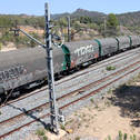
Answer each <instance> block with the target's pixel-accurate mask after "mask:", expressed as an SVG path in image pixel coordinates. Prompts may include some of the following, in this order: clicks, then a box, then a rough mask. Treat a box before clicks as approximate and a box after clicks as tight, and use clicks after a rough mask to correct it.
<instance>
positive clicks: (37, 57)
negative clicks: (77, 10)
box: [0, 35, 140, 100]
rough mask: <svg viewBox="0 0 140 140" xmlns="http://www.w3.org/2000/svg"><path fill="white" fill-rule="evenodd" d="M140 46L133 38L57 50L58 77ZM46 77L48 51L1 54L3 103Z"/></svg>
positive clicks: (67, 45) (72, 44)
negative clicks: (4, 99)
mask: <svg viewBox="0 0 140 140" xmlns="http://www.w3.org/2000/svg"><path fill="white" fill-rule="evenodd" d="M139 45H140V37H139V36H135V35H133V36H122V37H116V38H105V39H95V40H87V41H75V42H69V43H65V44H62V45H61V46H60V47H56V46H53V61H54V62H53V63H54V73H55V76H59V75H62V74H63V73H64V72H66V71H70V70H72V69H74V68H79V67H83V66H87V65H89V64H90V63H91V62H93V61H95V60H99V59H102V58H105V57H108V56H111V55H113V54H116V53H118V52H122V51H125V50H128V49H132V48H135V47H138V46H139ZM46 75H47V69H46V51H45V50H44V49H43V48H40V47H36V48H28V49H19V50H15V51H9V52H0V100H1V99H2V98H3V97H5V96H6V95H7V94H8V93H9V92H11V93H12V96H16V95H18V94H20V90H21V89H30V88H33V87H35V86H37V85H39V84H41V83H42V82H43V81H45V80H46Z"/></svg>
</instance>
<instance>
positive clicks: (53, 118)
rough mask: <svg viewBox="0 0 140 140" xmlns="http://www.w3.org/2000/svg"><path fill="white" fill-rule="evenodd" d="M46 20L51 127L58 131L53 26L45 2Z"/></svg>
mask: <svg viewBox="0 0 140 140" xmlns="http://www.w3.org/2000/svg"><path fill="white" fill-rule="evenodd" d="M45 19H46V20H45V22H46V53H47V67H48V86H49V97H50V119H51V129H52V130H53V131H54V132H56V133H58V132H59V131H58V108H57V105H56V94H55V86H54V70H53V55H52V48H51V26H50V11H49V5H48V3H46V4H45Z"/></svg>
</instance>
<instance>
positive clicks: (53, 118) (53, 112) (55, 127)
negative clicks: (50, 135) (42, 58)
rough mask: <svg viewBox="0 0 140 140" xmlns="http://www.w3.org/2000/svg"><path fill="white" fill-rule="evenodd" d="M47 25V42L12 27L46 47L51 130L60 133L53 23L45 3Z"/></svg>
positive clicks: (16, 31) (16, 33)
mask: <svg viewBox="0 0 140 140" xmlns="http://www.w3.org/2000/svg"><path fill="white" fill-rule="evenodd" d="M45 25H46V44H42V43H41V42H40V41H39V40H37V39H35V38H34V37H32V36H31V35H30V34H28V33H26V32H25V31H23V30H21V29H20V28H18V27H17V26H16V28H15V29H10V31H14V33H15V36H17V35H19V32H21V33H23V34H24V35H25V36H27V37H28V38H30V39H31V40H33V41H34V42H36V43H37V44H39V45H40V46H42V47H43V48H45V49H46V54H47V58H46V59H47V67H48V69H47V72H48V77H47V78H48V86H49V102H50V130H51V131H53V132H55V133H56V134H58V133H59V124H58V108H57V105H56V94H55V85H54V70H53V54H52V52H53V49H52V47H51V42H52V37H51V25H50V11H49V5H48V3H46V4H45ZM59 117H60V116H59Z"/></svg>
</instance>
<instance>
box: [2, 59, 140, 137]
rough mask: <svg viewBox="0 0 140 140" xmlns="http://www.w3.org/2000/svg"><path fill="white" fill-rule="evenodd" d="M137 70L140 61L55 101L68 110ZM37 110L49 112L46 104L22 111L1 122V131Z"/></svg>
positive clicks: (5, 135) (42, 117) (4, 134)
mask: <svg viewBox="0 0 140 140" xmlns="http://www.w3.org/2000/svg"><path fill="white" fill-rule="evenodd" d="M137 59H138V58H137ZM133 60H134V59H133ZM139 69H140V61H136V62H134V63H132V64H130V65H128V66H126V67H125V68H121V69H120V70H117V71H115V72H112V73H111V74H109V75H107V76H105V77H103V78H100V79H98V80H96V81H93V82H91V83H89V84H87V85H85V86H83V87H81V88H79V89H76V90H73V91H72V92H69V93H67V94H65V95H62V96H60V97H58V98H57V101H58V104H59V106H60V109H61V110H62V111H63V110H64V109H66V108H68V107H69V106H71V105H73V104H76V103H77V102H79V101H81V100H84V99H86V98H89V97H91V96H93V95H94V94H97V93H99V92H100V91H101V90H104V89H105V88H106V87H108V86H110V85H111V84H113V83H114V82H116V81H118V80H120V79H122V78H124V77H125V76H127V75H129V74H131V73H133V72H135V71H138V70H139ZM89 71H90V70H89ZM89 71H87V72H86V73H88V72H89ZM73 77H74V76H73ZM67 80H68V79H67ZM64 81H65V80H64ZM106 81H107V82H106ZM58 83H59V82H58ZM60 83H61V82H60ZM93 87H96V88H95V89H92V88H93ZM39 92H40V91H38V92H37V93H39ZM62 102H63V103H62ZM39 109H40V110H48V112H49V103H48V102H46V103H44V104H42V105H40V106H38V107H35V108H32V109H31V110H28V111H24V113H21V114H19V115H17V116H14V117H13V118H10V119H7V120H5V121H2V122H0V126H1V128H2V129H4V127H5V126H6V127H8V128H10V124H12V125H13V124H14V123H15V122H17V121H18V120H22V119H24V117H26V115H30V114H32V112H33V111H36V110H39ZM48 112H47V113H44V115H40V116H38V117H36V119H34V120H32V121H29V122H27V123H25V124H22V125H21V126H19V127H17V128H14V129H11V130H10V131H7V132H6V133H3V134H2V133H1V134H0V139H2V138H5V137H7V136H8V135H10V134H12V133H14V132H16V131H18V130H20V129H21V128H24V127H26V126H29V125H30V124H32V123H34V122H36V121H40V120H41V119H44V118H45V117H48V116H49V113H48Z"/></svg>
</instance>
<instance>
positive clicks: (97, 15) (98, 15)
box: [52, 8, 107, 21]
mask: <svg viewBox="0 0 140 140" xmlns="http://www.w3.org/2000/svg"><path fill="white" fill-rule="evenodd" d="M67 16H71V18H80V17H82V16H87V17H90V18H91V19H92V20H93V21H99V20H102V19H103V18H105V17H107V15H106V14H104V13H101V12H96V11H88V10H84V9H80V8H79V9H77V10H76V11H74V12H73V13H62V14H54V15H52V18H53V19H59V18H62V17H67Z"/></svg>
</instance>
